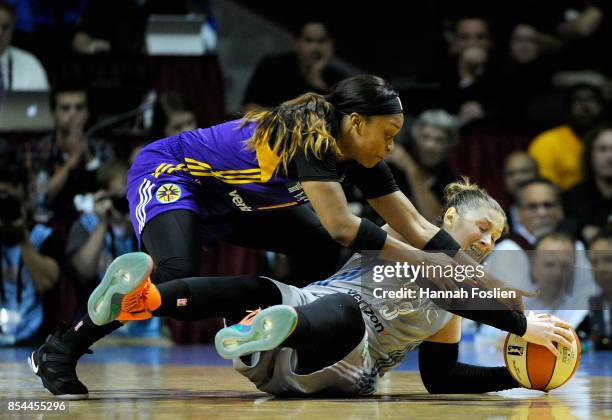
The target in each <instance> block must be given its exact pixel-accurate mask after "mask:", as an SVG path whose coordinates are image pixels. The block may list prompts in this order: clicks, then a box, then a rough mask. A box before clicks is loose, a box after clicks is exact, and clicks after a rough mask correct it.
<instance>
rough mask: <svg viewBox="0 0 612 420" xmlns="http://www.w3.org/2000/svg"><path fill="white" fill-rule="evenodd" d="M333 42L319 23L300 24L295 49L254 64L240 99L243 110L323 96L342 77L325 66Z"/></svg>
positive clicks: (328, 59) (323, 25) (332, 48)
mask: <svg viewBox="0 0 612 420" xmlns="http://www.w3.org/2000/svg"><path fill="white" fill-rule="evenodd" d="M333 55H334V42H333V40H332V38H331V37H330V34H329V31H328V28H327V27H326V25H325V24H324V23H323V22H320V21H315V20H311V21H304V23H303V24H302V25H301V26H300V28H299V29H298V31H297V32H296V38H295V50H294V51H292V52H288V53H283V54H280V55H273V56H266V57H264V58H263V59H262V60H261V62H260V63H259V64H258V65H257V68H256V69H255V71H254V72H253V76H252V77H251V80H250V82H249V85H248V87H247V91H246V94H245V97H244V100H243V106H244V108H245V109H248V108H251V107H253V106H263V107H273V106H276V105H278V104H279V103H281V102H284V101H286V100H288V99H291V98H294V97H296V96H299V95H301V94H303V93H306V92H316V93H327V92H328V91H329V88H330V87H331V86H332V85H333V84H335V83H336V82H338V81H340V80H342V79H343V78H344V77H345V76H346V75H344V74H342V73H341V72H339V71H338V70H336V69H334V68H332V67H331V66H330V65H329V63H330V60H331V58H332V57H333Z"/></svg>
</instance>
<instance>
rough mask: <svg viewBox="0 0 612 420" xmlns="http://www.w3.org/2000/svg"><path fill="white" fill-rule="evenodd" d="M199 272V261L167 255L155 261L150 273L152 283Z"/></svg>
mask: <svg viewBox="0 0 612 420" xmlns="http://www.w3.org/2000/svg"><path fill="white" fill-rule="evenodd" d="M199 274H200V261H199V260H192V259H190V258H185V257H169V258H165V259H163V260H160V261H158V262H157V264H156V266H155V271H154V272H153V274H152V275H151V280H152V281H153V283H156V284H159V283H164V282H167V281H170V280H175V279H182V278H186V277H195V276H198V275H199Z"/></svg>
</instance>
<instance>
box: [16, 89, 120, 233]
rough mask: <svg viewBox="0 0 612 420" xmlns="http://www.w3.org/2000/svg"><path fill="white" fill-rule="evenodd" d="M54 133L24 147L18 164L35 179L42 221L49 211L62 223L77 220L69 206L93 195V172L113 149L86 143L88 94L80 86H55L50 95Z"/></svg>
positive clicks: (35, 194) (102, 143)
mask: <svg viewBox="0 0 612 420" xmlns="http://www.w3.org/2000/svg"><path fill="white" fill-rule="evenodd" d="M51 109H52V112H53V118H54V122H55V128H54V131H53V132H52V133H51V134H49V135H48V136H46V137H44V138H42V139H40V140H37V141H31V142H28V143H26V144H24V145H23V146H22V147H20V149H19V153H18V161H19V163H20V164H21V165H23V166H24V167H25V168H27V169H28V170H29V172H30V175H31V176H32V177H33V178H34V179H33V184H34V186H33V187H32V190H33V192H34V197H33V198H34V199H35V201H36V203H35V206H36V211H37V214H38V215H42V216H40V217H41V220H44V217H45V214H46V217H48V216H50V214H49V212H48V211H49V210H50V211H51V212H53V213H54V214H55V216H57V217H60V218H62V219H63V220H69V221H70V222H71V220H70V218H73V217H76V213H75V211H74V207H73V204H72V201H73V198H74V196H75V195H76V194H79V193H83V192H86V191H95V188H96V175H95V171H96V170H97V169H98V167H99V166H100V162H101V161H104V160H106V159H108V158H110V157H112V156H113V154H114V152H113V149H112V146H111V145H109V144H108V143H105V142H102V141H93V140H91V141H90V140H89V139H88V138H87V137H86V134H85V127H86V125H87V122H88V120H89V107H88V103H87V91H86V90H85V89H84V88H82V87H80V86H68V85H66V86H58V87H57V88H55V89H54V91H53V92H52V95H51Z"/></svg>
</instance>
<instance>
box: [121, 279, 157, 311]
mask: <svg viewBox="0 0 612 420" xmlns="http://www.w3.org/2000/svg"><path fill="white" fill-rule="evenodd" d="M150 286H151V282H150V281H146V282H145V284H144V287H143V288H142V289H140V291H139V292H138V293H132V294H130V295H129V296H127V297H126V298H125V299H124V300H123V302H121V310H122V311H124V312H132V311H133V310H134V309H141V308H140V306H141V302H144V301H145V300H146V299H147V296H148V295H149V287H150ZM142 306H144V304H142Z"/></svg>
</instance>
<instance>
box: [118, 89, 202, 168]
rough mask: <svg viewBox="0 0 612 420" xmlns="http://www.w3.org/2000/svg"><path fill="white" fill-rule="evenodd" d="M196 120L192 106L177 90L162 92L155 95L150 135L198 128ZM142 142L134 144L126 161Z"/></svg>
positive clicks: (133, 154)
mask: <svg viewBox="0 0 612 420" xmlns="http://www.w3.org/2000/svg"><path fill="white" fill-rule="evenodd" d="M198 127H199V125H198V121H197V118H196V116H195V114H194V112H193V108H192V107H191V106H190V105H189V104H188V103H187V101H186V99H185V98H184V97H183V96H181V95H180V94H179V93H177V92H172V91H171V92H164V93H161V94H160V95H158V96H157V100H156V101H155V105H154V106H153V122H152V124H151V137H152V138H154V139H161V138H165V137H170V136H175V135H177V134H179V133H182V132H183V131H188V130H195V129H196V128H198ZM144 145H145V144H144V143H140V144H136V145H135V146H134V147H133V148H132V150H131V152H130V157H129V159H128V161H129V162H130V163H131V162H132V161H133V160H134V158H135V157H136V155H137V154H138V153H139V152H140V150H141V149H142V148H143V147H144Z"/></svg>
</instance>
